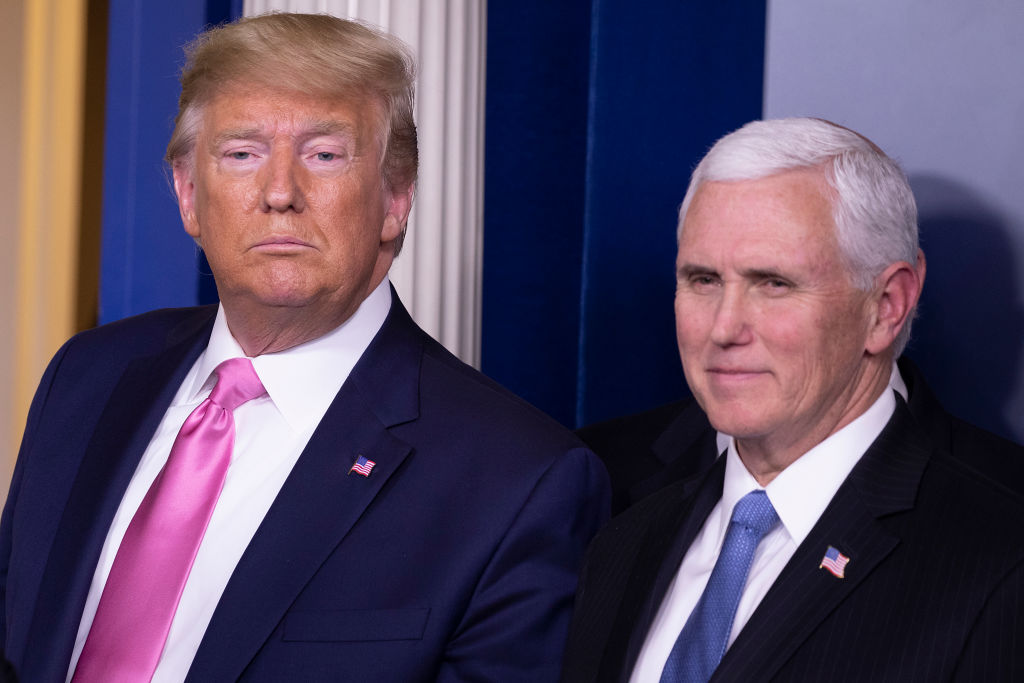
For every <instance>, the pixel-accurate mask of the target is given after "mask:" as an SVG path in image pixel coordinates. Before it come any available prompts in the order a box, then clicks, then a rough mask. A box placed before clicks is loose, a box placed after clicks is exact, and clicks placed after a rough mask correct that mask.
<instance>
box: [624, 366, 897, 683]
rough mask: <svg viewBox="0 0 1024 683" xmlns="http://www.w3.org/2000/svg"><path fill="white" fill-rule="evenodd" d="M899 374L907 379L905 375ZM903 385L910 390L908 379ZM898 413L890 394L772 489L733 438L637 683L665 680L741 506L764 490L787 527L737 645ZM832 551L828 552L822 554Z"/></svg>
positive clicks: (771, 545) (745, 608)
mask: <svg viewBox="0 0 1024 683" xmlns="http://www.w3.org/2000/svg"><path fill="white" fill-rule="evenodd" d="M894 375H895V377H897V378H898V377H899V373H898V372H894ZM899 381H900V383H902V378H900V380H899ZM891 385H892V379H890V386H891ZM904 391H906V389H905V387H904ZM895 409H896V397H895V395H894V394H893V392H892V391H890V390H886V391H883V392H882V395H881V396H880V397H879V398H878V400H876V401H875V402H874V403H873V404H872V405H871V407H870V408H868V409H867V411H865V412H864V413H863V414H861V415H860V416H859V417H857V418H856V419H855V420H854V421H853V422H851V423H850V424H848V425H846V426H845V427H843V428H842V429H840V430H839V431H838V432H836V433H835V434H832V435H831V436H829V437H828V438H827V439H825V440H824V441H822V442H821V443H819V444H818V445H817V446H815V447H814V448H812V449H811V450H809V451H808V452H807V453H805V454H804V455H802V456H800V457H799V458H797V459H796V460H795V461H794V462H793V463H792V464H791V465H789V466H788V467H787V468H786V469H784V470H782V472H780V473H779V474H778V475H777V476H776V477H775V478H774V479H773V480H772V481H771V482H770V483H769V484H768V485H767V486H761V485H760V484H758V483H757V480H756V479H754V477H753V475H751V474H750V472H749V471H747V468H746V467H745V466H744V465H743V462H742V461H741V460H740V458H739V454H738V453H737V451H736V442H735V439H733V438H732V437H726V440H727V442H728V447H727V449H726V454H725V458H726V461H725V482H724V484H723V487H722V497H721V499H719V501H718V503H717V504H716V505H715V507H714V508H713V509H712V510H711V514H709V515H708V518H707V520H705V522H704V526H703V527H701V530H700V532H699V533H698V534H697V537H696V538H695V539H694V541H693V544H692V545H691V546H690V548H689V550H687V552H686V555H685V556H684V557H683V561H682V563H681V564H680V566H679V571H678V572H677V573H676V576H675V578H674V579H673V580H672V583H671V584H670V585H669V587H668V591H667V592H666V594H665V598H664V599H663V600H662V603H661V607H660V608H659V610H658V613H657V615H656V616H655V618H654V621H653V622H652V624H651V628H650V630H649V631H648V632H647V638H646V640H645V641H644V645H643V648H642V649H641V651H640V655H639V657H638V658H637V662H636V665H635V666H634V668H633V675H632V677H631V678H630V681H631V683H649V682H651V681H653V682H655V683H656V682H657V681H658V680H659V679H660V678H661V672H662V669H664V668H665V662H666V661H667V660H668V655H669V653H670V652H671V651H672V647H673V646H674V645H675V642H676V639H677V638H678V637H679V632H680V631H681V630H682V628H683V626H684V625H685V624H686V620H687V619H688V618H689V617H690V613H691V612H692V611H693V609H694V607H696V605H697V601H698V600H700V596H701V594H702V593H703V592H704V587H705V586H706V585H707V582H708V579H709V578H710V577H711V570H712V569H713V568H714V566H715V562H716V561H717V560H718V554H719V553H720V552H721V550H722V544H723V543H724V542H725V532H726V530H727V529H728V527H729V520H730V519H731V517H732V509H733V507H734V506H735V505H736V503H737V502H738V501H739V499H740V498H742V497H743V496H745V495H746V494H748V493H750V492H751V491H754V490H759V489H760V490H764V491H765V493H766V494H767V495H768V499H769V500H770V501H771V503H772V506H774V508H775V512H776V513H778V515H779V520H780V523H779V524H777V525H776V526H775V528H774V529H772V530H771V531H769V532H768V533H767V534H766V535H765V536H764V538H763V539H762V540H761V543H760V545H758V547H757V551H756V552H755V553H754V559H753V562H752V564H751V566H750V573H749V574H748V575H747V582H746V585H745V586H744V589H743V594H742V596H741V597H740V603H739V607H737V609H736V616H735V617H734V619H733V623H732V631H731V632H730V635H729V643H728V644H729V645H730V646H731V645H732V643H733V641H734V640H735V639H736V636H737V635H739V632H740V631H741V630H742V629H743V626H744V625H745V624H746V623H747V620H749V619H750V615H751V614H753V612H754V610H755V609H756V608H757V606H758V605H759V604H760V603H761V600H762V599H763V598H764V596H765V594H766V593H767V592H768V589H769V588H770V587H771V585H772V584H773V583H774V582H775V579H777V578H778V576H779V574H780V573H781V572H782V569H783V567H785V566H786V563H787V562H789V560H790V558H791V557H792V556H793V554H794V553H795V552H796V549H797V547H799V545H800V544H801V543H803V541H804V539H805V538H806V537H807V535H808V534H809V533H810V531H811V529H812V528H813V527H814V525H815V524H816V523H817V521H818V518H819V517H820V516H821V514H822V513H823V512H824V511H825V508H826V507H828V504H829V502H830V501H831V500H832V497H833V496H835V494H836V491H838V490H839V487H840V485H842V483H843V481H844V480H845V479H846V477H847V475H849V473H850V470H852V469H853V467H854V465H856V464H857V461H859V460H860V458H861V456H863V455H864V453H865V451H867V449H868V447H869V446H870V445H871V443H872V442H873V441H874V440H875V439H876V438H877V437H878V435H879V434H880V433H881V432H882V429H884V428H885V425H886V423H888V421H889V418H891V417H892V414H893V412H894V411H895ZM825 550H826V549H825V548H822V549H821V552H822V555H824V553H825Z"/></svg>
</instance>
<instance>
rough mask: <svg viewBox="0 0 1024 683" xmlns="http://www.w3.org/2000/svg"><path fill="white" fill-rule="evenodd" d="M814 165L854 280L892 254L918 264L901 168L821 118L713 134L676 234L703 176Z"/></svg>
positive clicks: (742, 175) (898, 345)
mask: <svg viewBox="0 0 1024 683" xmlns="http://www.w3.org/2000/svg"><path fill="white" fill-rule="evenodd" d="M815 167H817V168H821V170H822V172H823V173H824V174H825V179H826V181H827V182H828V185H829V187H831V188H832V190H833V191H834V196H833V197H831V201H832V219H833V220H834V221H835V225H836V239H837V241H838V243H839V252H840V256H841V257H842V259H843V262H844V264H845V266H846V269H847V271H848V273H849V276H850V282H851V283H852V284H853V286H854V287H856V288H858V289H860V290H863V291H869V290H870V289H871V288H872V286H873V285H874V282H875V279H876V278H877V277H878V276H879V275H880V274H881V273H882V271H884V270H885V269H886V268H887V267H888V266H889V265H890V264H892V263H896V262H897V261H906V262H907V263H909V264H911V265H916V264H917V254H918V249H919V246H918V234H917V204H916V203H915V202H914V195H913V192H911V189H910V183H909V182H908V181H907V176H906V174H905V173H904V172H903V169H901V168H900V166H899V164H897V163H896V162H895V161H893V160H892V159H890V158H889V157H888V156H886V154H885V153H884V152H883V151H882V150H881V149H879V148H878V146H877V145H875V144H874V143H873V142H871V141H870V140H868V139H867V138H865V137H864V136H862V135H860V134H859V133H855V132H854V131H852V130H850V129H848V128H843V127H842V126H839V125H836V124H834V123H831V122H829V121H824V120H822V119H812V118H789V119H773V120H767V121H752V122H751V123H748V124H747V125H745V126H743V127H742V128H740V129H738V130H735V131H733V132H732V133H729V134H728V135H726V136H725V137H723V138H721V139H720V140H719V141H718V142H716V143H715V144H714V145H713V146H712V147H711V149H710V150H709V151H708V153H707V154H706V155H705V156H704V158H703V159H702V160H701V162H700V164H698V165H697V168H696V169H694V171H693V175H692V176H691V178H690V186H689V187H688V188H687V190H686V197H685V198H684V199H683V204H682V206H681V207H680V208H679V228H678V236H679V237H680V238H681V237H682V234H683V224H684V223H685V220H686V212H687V210H688V209H689V207H690V202H691V201H693V196H694V194H696V192H697V190H698V189H699V188H700V186H701V185H702V184H704V183H706V182H709V181H730V180H756V179H758V178H764V177H767V176H771V175H775V174H777V173H782V172H784V171H790V170H795V169H802V168H815ZM912 318H913V313H911V315H910V316H908V317H907V322H906V323H905V324H904V325H903V329H902V330H900V333H899V335H898V336H897V338H896V341H895V343H894V350H895V353H896V355H897V356H898V355H899V354H900V353H902V351H903V348H904V347H905V346H906V344H907V341H908V340H909V338H910V323H911V320H912Z"/></svg>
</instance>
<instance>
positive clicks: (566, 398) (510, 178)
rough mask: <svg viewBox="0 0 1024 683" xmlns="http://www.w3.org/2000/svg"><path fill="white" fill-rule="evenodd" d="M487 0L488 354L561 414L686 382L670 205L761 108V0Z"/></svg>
mask: <svg viewBox="0 0 1024 683" xmlns="http://www.w3.org/2000/svg"><path fill="white" fill-rule="evenodd" d="M557 5H558V7H559V10H558V11H557V12H555V11H553V10H552V9H551V7H552V3H550V2H546V1H544V0H534V1H532V2H528V1H519V2H498V1H494V2H490V3H489V4H488V30H487V48H488V55H487V148H486V159H487V161H486V187H487V190H486V197H485V203H484V212H485V213H484V291H483V339H482V349H483V355H482V369H483V370H484V372H486V373H487V374H489V375H491V376H492V377H494V378H495V379H497V380H498V381H499V382H502V383H503V384H505V385H506V386H508V387H509V388H511V389H512V390H513V391H515V392H516V393H519V394H521V395H522V396H524V397H526V398H527V399H528V400H530V401H531V402H533V403H535V404H537V405H538V406H540V407H541V408H543V409H544V410H546V411H548V412H549V413H551V414H552V415H554V416H555V417H556V418H557V419H559V420H561V421H562V422H563V423H565V424H567V425H581V424H585V423H588V422H592V421H594V420H598V419H603V418H606V417H611V416H614V415H619V414H623V413H628V412H635V411H639V410H642V409H644V408H647V407H650V406H653V405H656V404H658V403H661V402H665V401H668V400H670V399H672V398H678V397H679V396H681V395H684V394H685V392H686V389H685V384H684V382H683V377H682V371H681V369H680V365H679V358H678V356H677V352H676V346H675V332H674V325H673V321H672V299H673V295H674V291H675V277H674V267H673V264H674V261H675V216H676V210H677V208H678V206H679V203H680V202H681V201H682V198H683V195H684V193H685V190H686V185H687V182H688V180H689V175H690V171H691V170H692V169H693V166H694V165H695V164H696V162H697V161H698V160H699V159H700V157H701V156H703V154H704V152H705V151H706V150H707V148H708V147H709V146H710V145H711V143H713V142H714V141H715V140H716V139H717V138H718V137H720V136H721V135H723V134H725V133H727V132H729V131H730V130H732V129H734V128H737V127H738V126H740V125H742V124H743V123H745V122H747V121H749V120H751V119H755V118H758V117H760V115H761V102H762V82H763V71H764V36H765V23H764V22H765V2H764V0H725V1H723V2H708V3H696V2H657V3H646V2H623V1H622V0H594V2H583V1H578V2H562V3H557Z"/></svg>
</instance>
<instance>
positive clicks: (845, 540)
mask: <svg viewBox="0 0 1024 683" xmlns="http://www.w3.org/2000/svg"><path fill="white" fill-rule="evenodd" d="M915 430H916V427H915V426H914V423H913V418H912V417H911V415H910V413H909V412H908V411H907V408H906V406H905V405H904V404H903V402H902V400H900V401H898V405H897V408H896V413H895V414H894V415H893V417H892V419H891V420H890V421H889V424H888V425H887V426H886V428H885V429H884V430H883V432H882V434H880V435H879V437H878V439H877V440H876V441H875V443H874V444H872V446H871V447H870V448H869V449H868V451H867V452H866V453H865V454H864V457H863V458H861V460H860V462H858V464H857V465H856V466H855V467H854V469H853V471H851V473H850V476H849V477H848V478H847V480H846V481H845V482H844V483H843V485H842V486H841V487H840V488H839V490H838V491H837V492H836V495H835V496H834V497H833V499H832V501H831V503H829V506H828V507H827V508H826V509H825V512H824V513H823V514H822V516H821V518H820V519H819V520H818V523H817V524H816V525H815V526H814V528H813V529H812V530H811V533H810V534H809V535H808V536H807V538H806V539H805V540H804V542H803V543H801V545H800V547H799V548H797V551H796V553H795V554H794V555H793V557H792V558H791V559H790V561H789V562H788V563H787V564H786V566H785V568H784V569H783V570H782V573H781V574H780V575H779V578H778V579H777V580H776V581H775V583H774V584H772V587H771V589H769V591H768V593H767V594H766V595H765V597H764V599H763V600H762V601H761V604H760V605H758V607H757V609H756V610H755V611H754V613H753V615H752V616H751V618H750V620H749V621H748V622H747V624H746V626H745V627H744V628H743V630H742V631H741V632H740V634H739V636H738V637H737V639H736V641H735V642H734V643H733V645H732V647H730V648H729V650H728V651H727V652H726V654H725V657H724V658H723V659H722V662H721V664H720V665H719V667H718V669H717V670H716V672H715V675H714V676H713V679H712V680H715V681H733V680H750V679H751V676H753V677H754V678H757V679H758V680H769V679H771V678H772V676H774V675H775V674H776V673H777V672H778V670H779V668H780V667H781V666H783V665H784V664H785V663H786V661H787V660H788V659H789V658H790V657H791V656H792V655H793V654H794V652H796V651H797V650H798V649H799V648H800V647H801V645H802V644H803V643H804V641H805V640H806V639H807V638H808V637H809V636H810V635H811V634H812V633H814V632H815V630H817V629H818V628H819V627H820V626H821V623H822V622H823V621H824V620H825V619H826V618H827V617H828V616H829V615H830V614H831V613H832V612H833V611H834V610H835V609H836V608H837V607H838V606H839V605H840V604H841V603H842V602H843V601H844V600H846V599H847V598H848V597H849V596H850V595H851V594H852V593H853V592H854V591H855V590H856V589H857V587H858V586H859V585H860V583H861V582H862V581H863V580H864V579H865V578H867V577H868V576H869V575H870V574H871V573H872V572H873V571H874V570H875V569H876V568H877V567H878V565H879V564H881V563H882V562H884V561H885V558H886V557H887V556H888V555H889V554H890V553H891V552H892V550H893V549H894V548H896V546H897V545H898V544H899V538H898V537H896V536H895V535H893V534H891V533H890V532H889V531H887V530H886V529H885V528H884V527H883V525H882V524H881V523H880V521H879V519H880V518H882V517H885V516H887V515H891V514H894V513H897V512H902V511H905V510H908V509H910V508H912V507H913V504H914V499H915V497H916V493H917V488H918V485H919V483H920V480H921V476H922V474H923V472H924V468H925V466H926V464H927V461H928V458H929V455H930V453H929V449H928V448H926V447H924V446H922V445H921V444H922V443H927V442H926V441H924V440H923V437H921V436H920V435H918V434H917V433H916V431H915ZM830 545H831V546H834V547H835V548H837V549H838V550H839V551H840V552H841V553H843V554H844V555H846V556H847V557H849V558H850V562H849V564H848V565H847V567H846V571H845V578H842V579H840V578H837V577H835V576H833V575H832V574H831V573H830V572H828V571H827V570H825V569H820V568H819V566H820V564H821V560H822V557H823V556H824V554H825V551H826V549H827V548H828V547H829V546H830Z"/></svg>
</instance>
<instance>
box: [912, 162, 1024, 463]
mask: <svg viewBox="0 0 1024 683" xmlns="http://www.w3.org/2000/svg"><path fill="white" fill-rule="evenodd" d="M910 184H911V186H912V187H913V189H914V195H915V196H916V198H917V203H918V210H919V214H920V218H919V224H920V228H921V246H922V248H923V249H924V251H925V255H926V257H927V263H928V274H927V276H926V279H925V287H924V293H923V295H922V298H921V304H920V307H919V312H918V319H917V321H916V322H915V323H914V325H915V326H914V333H913V339H912V340H911V344H910V347H909V349H908V352H907V353H908V355H909V356H910V357H911V358H913V359H914V360H915V361H916V362H917V364H918V365H919V366H920V367H921V369H922V371H923V372H924V373H925V376H926V377H927V379H928V383H929V384H930V385H931V387H932V389H933V390H934V391H935V393H936V394H937V395H938V397H939V399H940V400H941V401H942V403H943V405H945V407H946V409H947V410H948V411H949V412H951V413H953V414H954V415H957V416H958V417H961V418H963V419H965V420H967V421H969V422H973V423H974V424H977V425H978V426H980V427H984V428H985V429H988V430H989V431H992V432H995V433H996V434H999V435H1001V436H1004V437H1006V438H1009V439H1012V440H1014V441H1016V442H1018V443H1024V423H1022V422H1021V421H1020V420H1011V419H1009V416H1010V414H1011V411H1010V409H1009V406H1010V405H1011V403H1012V402H1013V400H1014V398H1015V397H1016V396H1017V395H1019V394H1020V393H1021V391H1022V387H1021V384H1022V383H1024V377H1022V373H1021V363H1022V354H1024V306H1022V302H1021V284H1020V282H1019V279H1018V276H1017V269H1018V268H1017V264H1016V263H1015V261H1014V256H1013V254H1014V251H1013V244H1012V240H1011V236H1010V226H1009V225H1008V224H1007V221H1006V220H1005V219H1004V218H1003V217H1001V216H1000V215H999V213H998V211H997V210H996V209H995V208H994V207H992V206H991V205H987V204H986V203H985V201H984V200H983V199H982V198H981V197H979V196H978V195H977V194H976V193H975V192H974V191H973V190H972V189H971V188H969V187H967V186H965V185H963V184H961V183H959V182H956V181H954V180H950V179H949V178H945V177H941V176H933V175H927V174H922V175H915V176H912V177H911V178H910Z"/></svg>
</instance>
